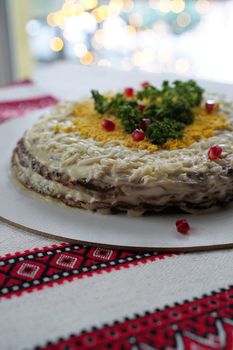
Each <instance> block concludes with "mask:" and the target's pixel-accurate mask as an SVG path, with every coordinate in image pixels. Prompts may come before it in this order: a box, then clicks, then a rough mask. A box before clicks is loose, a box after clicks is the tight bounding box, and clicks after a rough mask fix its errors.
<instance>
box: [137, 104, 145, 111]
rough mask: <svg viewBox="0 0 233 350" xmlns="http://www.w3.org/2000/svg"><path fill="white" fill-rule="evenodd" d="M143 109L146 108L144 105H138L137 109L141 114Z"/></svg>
mask: <svg viewBox="0 0 233 350" xmlns="http://www.w3.org/2000/svg"><path fill="white" fill-rule="evenodd" d="M145 108H146V106H144V105H138V109H139V111H140V112H142V113H143V112H144V110H145Z"/></svg>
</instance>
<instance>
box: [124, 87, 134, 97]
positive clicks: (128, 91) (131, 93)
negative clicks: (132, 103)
mask: <svg viewBox="0 0 233 350" xmlns="http://www.w3.org/2000/svg"><path fill="white" fill-rule="evenodd" d="M124 95H125V96H126V97H133V96H134V89H133V88H131V87H127V88H125V90H124Z"/></svg>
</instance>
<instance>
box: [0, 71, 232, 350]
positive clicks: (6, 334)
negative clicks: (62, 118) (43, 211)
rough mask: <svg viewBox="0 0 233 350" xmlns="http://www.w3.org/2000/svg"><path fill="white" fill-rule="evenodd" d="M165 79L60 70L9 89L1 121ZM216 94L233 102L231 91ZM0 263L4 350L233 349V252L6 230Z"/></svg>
mask: <svg viewBox="0 0 233 350" xmlns="http://www.w3.org/2000/svg"><path fill="white" fill-rule="evenodd" d="M164 77H165V76H164V75H161V76H151V75H150V74H145V73H138V74H135V76H134V75H132V73H131V74H129V75H128V74H127V73H125V72H124V73H121V72H118V71H110V70H105V69H94V68H93V69H92V68H90V69H88V68H79V67H75V66H74V65H72V64H71V65H64V64H57V65H55V66H51V67H50V68H49V69H46V70H42V71H41V72H39V73H37V74H36V75H35V77H34V81H33V82H32V81H25V82H21V83H17V84H14V85H11V86H7V87H2V88H1V89H0V121H2V122H3V121H5V122H6V120H8V119H11V118H16V117H19V118H22V122H23V118H27V113H28V112H30V111H32V110H37V109H43V108H45V107H47V106H50V105H53V104H55V103H56V102H57V100H58V99H62V98H63V99H64V98H66V99H76V98H78V97H80V96H84V95H87V94H88V91H89V90H90V88H93V87H95V88H99V87H100V88H101V89H104V88H108V89H109V86H111V88H112V89H118V88H120V87H123V86H126V85H132V84H138V83H139V82H141V81H145V80H150V81H152V82H160V81H161V80H163V79H164ZM202 84H203V85H204V86H205V87H206V88H210V87H211V86H212V85H211V84H210V83H209V82H202ZM215 87H216V89H218V87H219V88H220V87H221V91H224V93H225V94H226V95H227V96H228V97H229V98H233V88H232V86H231V85H224V86H223V85H222V84H220V85H218V84H216V85H215ZM3 151H4V150H2V152H3ZM0 215H1V213H0ZM29 215H30V213H29ZM0 255H1V257H0V293H1V294H0V296H1V301H0V329H1V332H0V333H1V336H0V349H1V350H5V349H6V350H14V349H36V348H40V349H47V350H52V349H60V350H61V349H63V350H65V349H66V350H68V349H70V350H71V349H111V348H113V349H134V350H135V349H145V350H146V349H147V350H150V349H167V350H168V349H169V350H171V349H190V350H191V349H196V350H199V349H203V350H204V349H233V341H232V339H233V338H232V334H233V286H232V284H233V250H231V249H228V250H219V251H211V252H202V253H189V254H157V253H156V252H155V253H145V252H144V253H141V252H128V251H119V250H114V249H100V248H95V247H88V246H81V245H78V244H68V243H66V242H60V241H55V240H52V239H49V238H43V237H42V236H39V235H34V234H29V233H27V232H24V231H21V230H18V229H15V228H13V227H11V226H9V225H7V224H5V223H3V222H0Z"/></svg>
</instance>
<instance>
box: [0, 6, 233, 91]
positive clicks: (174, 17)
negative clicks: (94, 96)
mask: <svg viewBox="0 0 233 350" xmlns="http://www.w3.org/2000/svg"><path fill="white" fill-rule="evenodd" d="M232 35H233V1H232V0H186V1H185V0H52V1H41V0H0V83H1V84H5V83H8V82H10V81H12V80H16V79H24V78H27V77H31V76H32V75H33V73H35V72H36V70H38V69H41V68H43V67H44V66H47V65H49V64H51V63H52V62H55V61H58V60H59V61H61V60H62V61H65V60H69V61H72V62H75V64H77V65H84V66H93V65H97V66H107V67H112V68H115V69H120V70H126V71H130V70H143V71H147V72H151V73H161V72H165V73H168V72H172V73H178V74H182V75H187V76H192V77H196V78H202V79H209V80H216V81H223V82H231V83H233V69H232V62H233V45H232V43H233V41H232Z"/></svg>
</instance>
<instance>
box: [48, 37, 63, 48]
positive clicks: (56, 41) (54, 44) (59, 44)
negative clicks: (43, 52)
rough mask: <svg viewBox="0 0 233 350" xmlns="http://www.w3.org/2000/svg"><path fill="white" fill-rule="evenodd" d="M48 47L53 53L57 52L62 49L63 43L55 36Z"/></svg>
mask: <svg viewBox="0 0 233 350" xmlns="http://www.w3.org/2000/svg"><path fill="white" fill-rule="evenodd" d="M49 46H50V48H51V50H53V51H54V52H59V51H61V50H62V49H63V46H64V43H63V40H62V39H61V38H58V37H57V36H55V37H54V38H52V39H51V40H50V44H49Z"/></svg>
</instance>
